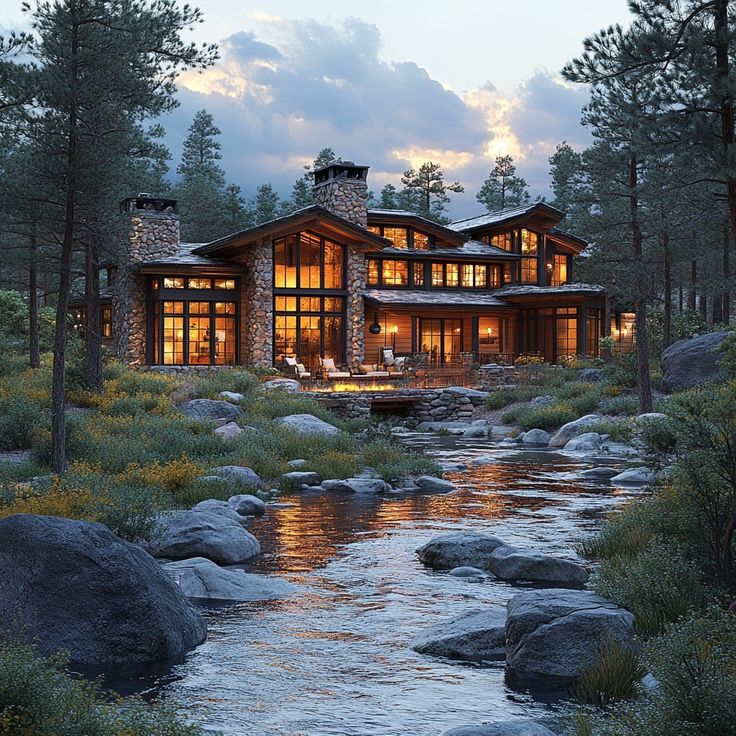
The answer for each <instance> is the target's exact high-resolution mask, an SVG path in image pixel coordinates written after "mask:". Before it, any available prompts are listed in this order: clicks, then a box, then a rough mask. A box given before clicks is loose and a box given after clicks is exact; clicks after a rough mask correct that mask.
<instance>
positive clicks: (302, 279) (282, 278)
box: [273, 233, 345, 289]
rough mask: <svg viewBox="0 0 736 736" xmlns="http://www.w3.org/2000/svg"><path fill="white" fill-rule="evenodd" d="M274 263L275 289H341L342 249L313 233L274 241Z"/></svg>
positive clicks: (343, 256)
mask: <svg viewBox="0 0 736 736" xmlns="http://www.w3.org/2000/svg"><path fill="white" fill-rule="evenodd" d="M273 263H274V286H275V287H276V288H277V289H342V288H344V287H343V273H344V264H345V249H344V247H343V246H342V245H339V244H338V243H334V242H332V241H331V240H327V239H326V238H322V237H319V236H317V235H313V234H312V233H299V234H298V235H289V236H288V237H286V238H279V239H278V240H276V241H274V244H273Z"/></svg>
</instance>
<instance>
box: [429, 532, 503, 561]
mask: <svg viewBox="0 0 736 736" xmlns="http://www.w3.org/2000/svg"><path fill="white" fill-rule="evenodd" d="M503 545H504V543H503V542H502V541H501V540H500V539H498V538H497V537H492V536H490V534H480V533H479V532H453V533H451V534H445V535H443V536H441V537H436V538H435V539H431V540H430V541H429V542H427V544H425V545H423V546H422V547H420V548H419V549H418V550H417V555H418V556H419V560H420V561H421V562H422V563H423V564H425V565H427V566H428V567H432V568H434V569H435V570H452V569H453V568H454V567H465V566H469V567H479V568H480V569H481V570H488V569H489V567H488V563H489V560H490V557H491V554H492V553H493V551H494V550H495V549H497V548H498V547H502V546H503Z"/></svg>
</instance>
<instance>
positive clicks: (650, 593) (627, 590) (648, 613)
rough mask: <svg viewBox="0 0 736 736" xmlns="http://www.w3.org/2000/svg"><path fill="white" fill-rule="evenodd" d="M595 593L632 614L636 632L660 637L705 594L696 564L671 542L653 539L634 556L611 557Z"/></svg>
mask: <svg viewBox="0 0 736 736" xmlns="http://www.w3.org/2000/svg"><path fill="white" fill-rule="evenodd" d="M595 588H596V591H597V592H598V593H600V594H601V595H602V596H605V597H606V598H610V599H611V600H613V601H615V602H616V603H618V604H619V605H621V606H623V607H624V608H626V609H628V610H629V611H631V613H633V614H634V618H635V620H636V628H637V630H638V631H639V632H640V633H642V634H644V635H649V636H651V635H655V634H659V633H661V632H662V631H663V630H664V627H665V626H666V624H668V623H671V622H672V621H676V620H677V619H678V618H679V617H680V616H684V615H685V614H687V613H688V611H690V609H691V608H692V607H694V606H703V605H704V604H705V602H706V600H707V597H708V592H709V591H707V590H706V588H705V585H704V582H703V574H702V571H701V570H700V568H699V566H698V565H697V563H696V562H694V561H693V560H691V559H688V558H687V557H686V556H685V555H684V554H683V552H682V550H680V549H679V548H678V547H676V546H675V545H674V544H672V543H671V542H665V541H663V540H661V539H657V538H654V539H652V540H651V541H650V542H649V544H648V545H647V546H646V548H644V549H643V550H642V551H641V552H639V553H638V554H635V555H634V556H633V557H628V556H622V557H612V558H610V559H608V560H606V561H605V562H604V563H603V564H602V565H601V568H600V571H599V573H598V576H597V578H596V580H595Z"/></svg>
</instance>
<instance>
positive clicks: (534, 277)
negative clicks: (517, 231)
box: [520, 227, 540, 284]
mask: <svg viewBox="0 0 736 736" xmlns="http://www.w3.org/2000/svg"><path fill="white" fill-rule="evenodd" d="M539 240H540V238H539V233H535V232H534V231H532V230H527V229H526V228H524V227H523V228H521V238H520V241H521V256H522V258H521V274H520V276H521V283H522V284H538V283H539Z"/></svg>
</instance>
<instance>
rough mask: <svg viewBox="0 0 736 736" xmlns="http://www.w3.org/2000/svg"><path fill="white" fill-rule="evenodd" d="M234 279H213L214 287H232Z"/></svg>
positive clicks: (233, 286)
mask: <svg viewBox="0 0 736 736" xmlns="http://www.w3.org/2000/svg"><path fill="white" fill-rule="evenodd" d="M234 288H235V279H215V289H234Z"/></svg>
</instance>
